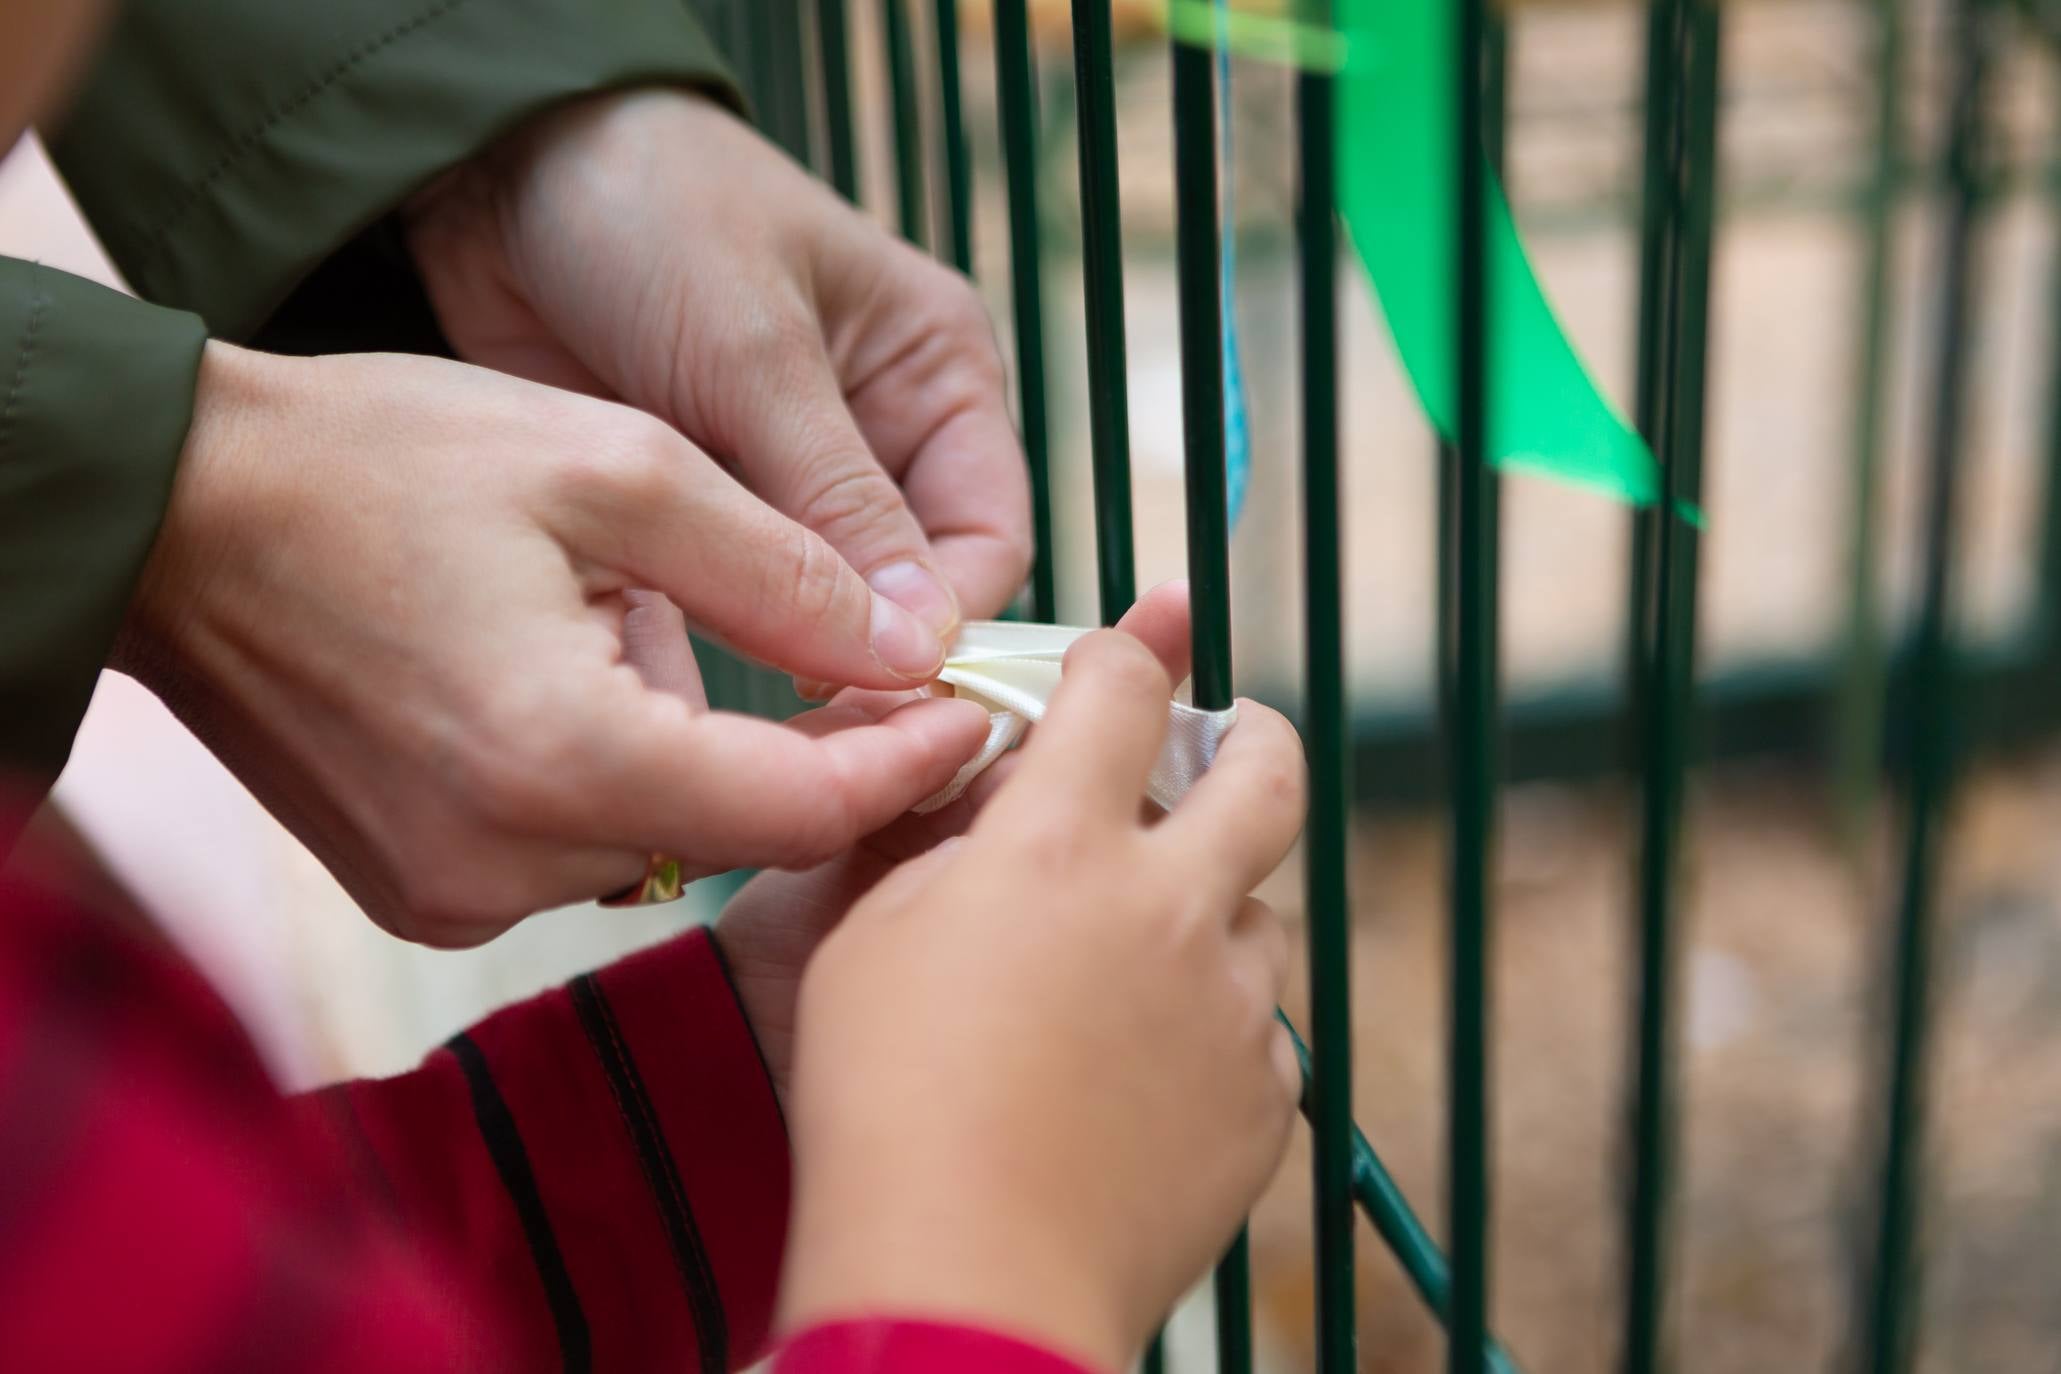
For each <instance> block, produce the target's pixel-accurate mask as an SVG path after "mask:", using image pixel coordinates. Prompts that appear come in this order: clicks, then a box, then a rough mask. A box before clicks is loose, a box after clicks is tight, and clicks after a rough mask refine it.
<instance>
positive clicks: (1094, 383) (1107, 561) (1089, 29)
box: [1073, 0, 1166, 1374]
mask: <svg viewBox="0 0 2061 1374" xmlns="http://www.w3.org/2000/svg"><path fill="white" fill-rule="evenodd" d="M1113 43H1114V36H1113V34H1112V33H1111V30H1110V22H1109V0H1073V66H1074V72H1073V90H1074V128H1075V130H1076V136H1077V140H1078V142H1077V146H1078V148H1079V159H1080V187H1081V292H1082V305H1083V313H1084V314H1085V316H1086V319H1087V336H1088V443H1089V451H1090V454H1091V461H1092V463H1093V465H1094V479H1095V481H1094V485H1095V582H1096V589H1097V592H1098V594H1099V601H1100V606H1101V612H1102V623H1103V624H1105V625H1113V624H1115V623H1116V620H1117V617H1119V616H1121V615H1122V614H1123V613H1124V612H1125V611H1126V610H1128V609H1130V605H1131V603H1132V602H1133V601H1136V600H1137V599H1138V566H1137V558H1136V555H1135V554H1134V553H1133V552H1132V543H1133V534H1132V529H1131V407H1130V385H1129V375H1128V367H1129V363H1128V361H1127V359H1126V353H1125V347H1124V256H1123V207H1122V202H1121V200H1120V199H1119V197H1118V194H1117V159H1116V61H1115V55H1114V53H1113V52H1112V51H1111V48H1112V46H1113ZM1165 1366H1166V1353H1165V1350H1164V1348H1163V1345H1162V1342H1161V1340H1160V1338H1159V1337H1157V1336H1155V1337H1153V1338H1152V1344H1151V1345H1150V1346H1149V1347H1147V1349H1146V1351H1145V1360H1144V1366H1143V1367H1144V1374H1162V1371H1163V1370H1164V1369H1165Z"/></svg>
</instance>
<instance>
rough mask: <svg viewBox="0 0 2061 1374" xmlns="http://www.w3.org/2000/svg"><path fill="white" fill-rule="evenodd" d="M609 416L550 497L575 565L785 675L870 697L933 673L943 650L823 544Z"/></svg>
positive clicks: (647, 424)
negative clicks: (673, 610) (862, 690)
mask: <svg viewBox="0 0 2061 1374" xmlns="http://www.w3.org/2000/svg"><path fill="white" fill-rule="evenodd" d="M612 409H617V413H616V414H615V415H613V416H611V419H612V421H613V424H612V425H611V426H609V427H608V428H607V434H608V435H609V436H612V437H603V438H597V439H596V441H595V448H596V450H597V451H596V452H594V453H592V454H591V455H590V456H589V457H588V459H587V461H585V462H583V463H579V464H571V465H568V466H567V471H566V474H565V477H564V482H563V489H562V490H557V491H554V492H552V493H550V495H549V498H548V509H547V512H546V515H547V518H548V519H550V520H552V521H553V522H554V528H556V529H557V530H558V531H559V533H560V536H561V537H562V538H564V539H565V540H566V541H567V543H568V544H569V545H570V546H571V552H572V553H573V554H574V555H575V556H577V557H579V558H581V559H584V560H587V561H590V562H592V563H595V564H598V565H600V566H602V567H607V568H612V569H614V570H616V571H617V572H619V573H621V574H622V575H624V576H625V577H626V578H627V579H628V580H629V581H630V582H631V583H632V584H633V585H637V586H644V587H650V588H654V589H656V590H657V591H660V592H662V593H664V594H665V595H666V596H667V597H669V598H671V600H672V601H673V602H674V604H676V605H678V606H679V607H680V609H681V610H682V611H684V612H685V613H686V616H687V619H688V620H689V621H690V622H692V623H694V624H696V625H699V626H701V627H702V628H703V629H705V630H707V631H709V632H710V633H712V634H714V635H716V636H717V637H718V638H720V639H722V640H724V641H725V642H727V643H729V644H730V645H732V646H734V647H735V648H737V649H738V650H739V651H741V652H743V653H745V654H748V655H750V656H751V657H753V658H756V659H759V660H761V661H763V662H766V663H769V664H772V665H773V666H774V667H777V668H780V669H783V670H785V671H787V672H790V673H794V674H798V675H801V676H806V677H812V678H821V679H826V680H829V681H833V682H843V683H850V684H852V685H855V686H861V687H873V688H896V687H907V686H910V685H912V684H915V683H919V682H924V681H928V680H929V679H930V678H931V677H932V676H934V675H935V674H936V672H937V669H938V668H939V666H940V665H941V664H942V663H943V662H944V655H945V649H944V642H943V641H942V640H941V639H940V638H939V637H938V635H937V634H936V633H935V632H934V631H933V630H932V629H931V628H930V627H929V626H928V625H927V624H925V623H924V622H923V621H922V620H920V619H918V618H917V617H916V616H915V615H914V614H913V613H912V612H910V611H908V610H906V609H904V608H903V607H902V606H901V605H899V604H897V603H896V602H895V601H893V600H891V599H889V598H888V597H885V596H881V595H877V594H876V593H875V592H873V591H872V590H871V589H870V588H868V587H867V585H866V583H865V581H864V580H863V579H862V578H860V576H859V575H858V573H856V572H855V571H853V569H852V567H851V565H850V564H848V563H847V562H846V561H845V560H844V558H843V557H842V556H841V555H840V554H839V553H838V552H837V551H836V550H835V549H833V548H832V547H831V546H830V544H829V543H828V542H827V541H825V540H824V538H823V537H822V536H821V535H819V534H816V533H815V532H814V531H811V530H809V529H807V528H805V527H803V526H802V525H800V524H798V523H796V522H795V521H793V520H791V519H789V518H787V517H786V516H784V515H782V514H781V513H780V512H778V511H776V510H773V509H772V508H770V507H769V506H767V505H766V504H765V503H764V502H762V501H760V500H759V499H758V498H757V497H755V496H753V495H752V494H751V493H750V492H748V491H746V490H745V489H744V488H743V487H741V486H739V485H738V484H737V482H736V481H735V479H733V478H731V477H730V476H729V474H727V473H725V472H723V471H722V469H721V468H719V467H718V466H717V465H716V464H715V462H714V461H713V460H712V459H711V458H710V457H709V456H708V455H707V454H706V453H704V452H702V451H701V450H700V449H699V448H697V447H696V446H694V445H693V444H690V443H688V442H687V441H686V440H685V439H683V438H681V437H680V436H679V435H678V434H677V433H676V432H674V431H673V430H672V429H671V428H669V427H668V426H666V425H664V424H663V423H661V422H659V421H656V420H652V419H650V418H648V417H644V416H640V415H636V413H635V412H621V411H620V410H619V408H612Z"/></svg>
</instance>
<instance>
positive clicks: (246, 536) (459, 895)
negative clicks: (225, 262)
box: [114, 343, 986, 946]
mask: <svg viewBox="0 0 2061 1374" xmlns="http://www.w3.org/2000/svg"><path fill="white" fill-rule="evenodd" d="M640 588H655V589H657V591H656V592H653V591H640V590H638V589H640ZM683 610H684V616H683ZM686 618H691V619H692V620H693V621H694V622H695V623H696V624H697V625H699V626H701V627H703V628H704V629H706V630H707V631H709V632H710V633H712V634H714V635H716V636H718V637H720V638H722V639H725V640H727V641H728V642H729V643H731V644H733V645H734V646H735V647H737V648H738V649H739V650H740V651H742V652H745V653H748V654H750V655H752V656H754V657H757V658H760V659H762V660H765V661H767V662H771V663H774V664H776V665H778V666H780V667H782V668H784V669H786V670H788V671H790V672H797V673H807V674H810V675H813V676H817V677H822V678H831V679H843V678H847V677H849V678H851V679H853V680H863V681H865V682H867V683H868V685H870V686H871V687H873V688H876V689H882V690H886V689H893V688H897V687H901V688H906V687H908V686H910V685H911V684H912V683H915V682H921V681H926V680H928V679H929V678H930V676H931V675H932V674H933V673H934V672H935V670H936V668H937V665H938V663H939V662H940V661H941V659H942V654H943V650H942V646H940V645H939V643H938V641H937V640H936V638H935V636H933V635H932V634H931V633H930V631H929V630H928V629H927V628H926V627H924V626H923V625H922V624H921V623H920V622H918V621H917V620H916V619H915V618H914V617H913V616H911V615H910V614H909V613H908V612H906V611H904V610H902V609H901V608H900V607H898V606H896V605H894V604H893V603H891V602H888V601H887V600H886V599H885V598H882V597H879V596H877V595H876V594H874V593H872V592H871V591H869V589H868V588H867V587H866V585H865V583H864V582H863V581H861V580H860V578H859V577H858V575H857V574H856V573H854V572H853V571H852V570H851V568H850V567H848V566H847V565H846V564H845V562H844V560H842V559H841V558H839V557H838V556H837V555H836V554H835V553H834V552H832V550H831V549H830V547H829V546H828V545H827V544H826V543H824V542H823V540H822V539H821V538H820V537H819V536H817V535H815V534H812V533H810V532H809V531H808V530H806V529H804V528H802V527H801V526H800V525H797V524H795V523H794V522H793V521H790V520H788V519H786V518H785V517H783V516H780V515H778V514H776V513H775V512H773V511H772V510H770V509H769V508H768V507H767V506H766V505H765V504H764V503H763V502H761V501H759V500H758V499H757V498H756V497H754V496H752V495H751V494H750V493H748V492H746V491H745V490H744V489H743V488H742V487H740V486H739V485H738V484H737V483H736V482H735V481H734V480H733V479H732V478H730V477H729V476H728V475H727V474H725V473H724V472H722V471H721V470H720V469H719V468H718V467H717V466H716V465H715V463H714V462H713V461H712V460H711V459H710V458H709V457H708V456H707V455H706V454H704V453H702V452H701V451H700V450H699V449H697V448H696V447H695V446H694V445H692V444H691V443H689V442H687V441H686V440H684V439H682V438H681V437H680V436H679V434H678V433H677V432H676V431H674V430H673V429H672V428H671V427H670V426H668V425H666V424H664V423H662V422H660V421H658V420H655V419H653V418H652V417H650V416H649V415H646V414H644V413H642V412H640V411H637V410H633V409H631V408H629V407H626V406H621V405H616V404H612V403H609V402H606V401H601V400H596V399H594V398H591V397H586V396H579V395H574V394H572V393H569V392H563V391H558V390H555V389H552V388H550V387H544V386H538V385H535V384H533V383H529V382H524V381H521V380H518V379H516V378H512V377H507V376H503V375H501V374H499V373H496V372H492V371H488V370H486V369H483V368H477V367H470V366H467V365H465V364H461V363H453V362H446V361H441V360H435V359H426V358H416V357H398V356H387V355H356V356H337V357H328V358H315V359H296V358H280V357H272V356H269V355H265V354H259V353H252V352H248V351H245V350H241V349H237V348H233V347H230V346H227V345H223V344H218V343H210V344H209V345H208V346H207V351H206V354H205V355H204V357H203V359H202V367H201V379H200V385H199V389H198V392H197V396H196V403H195V415H194V421H193V424H192V427H191V429H190V430H189V433H188V438H187V443H186V447H185V450H184V453H183V454H182V458H181V462H180V465H179V469H178V474H177V477H176V479H175V482H174V487H173V492H172V497H171V500H170V503H169V505H168V507H167V510H166V514H165V519H164V523H163V526H162V529H161V530H160V533H159V537H158V540H157V542H156V544H155V545H154V547H153V549H152V552H151V555H150V557H149V559H148V561H147V563H146V565H145V568H144V571H143V573H142V576H141V578H140V580H139V583H138V587H137V592H136V596H135V599H134V601H133V603H132V605H131V609H130V612H129V616H128V619H127V621H126V623H125V625H124V628H123V633H122V636H121V639H120V642H119V644H118V646H117V651H116V658H115V663H114V666H116V667H118V668H121V669H123V670H124V671H128V672H130V673H132V674H134V675H135V676H137V677H138V678H140V679H141V680H143V681H144V682H145V683H146V684H147V685H149V686H151V687H152V688H153V689H155V690H156V691H157V692H158V693H159V695H160V696H162V697H163V698H164V699H165V700H166V701H167V703H168V704H169V705H171V706H172V708H173V709H174V710H175V711H176V712H177V713H178V714H179V715H180V716H181V717H182V718H183V719H184V720H185V721H186V722H187V724H188V725H189V726H190V727H192V728H193V729H194V731H195V732H196V733H197V734H199V735H200V736H201V738H202V739H204V740H206V741H207V742H208V743H209V745H210V746H211V747H212V748H213V749H214V750H215V752H216V753H217V754H218V755H219V756H220V757H221V758H222V759H223V760H224V761H225V762H226V763H227V764H228V765H229V766H230V767H231V768H232V769H233V770H234V771H235V772H236V773H237V775H238V776H239V777H240V778H241V779H242V780H243V782H244V783H245V784H246V785H247V786H249V787H250V788H251V789H252V790H253V791H254V792H255V793H256V794H257V795H258V797H259V798H260V800H262V801H263V802H264V803H265V804H266V805H267V806H268V807H269V808H270V809H271V810H272V811H273V813H274V814H275V815H277V816H279V817H280V818H281V819H282V820H283V821H284V822H285V823H286V824H287V825H288V827H289V828H291V829H292V830H294V831H295V832H296V833H297V834H298V835H299V836H300V838H301V839H302V840H303V841H304V842H306V843H307V844H308V845H309V846H310V847H311V848H312V849H313V850H314V851H315V852H316V854H317V855H318V856H319V857H321V858H322V860H323V861H324V862H325V863H326V864H327V865H328V866H329V867H330V869H331V870H332V871H333V872H334V873H335V874H336V875H337V876H338V878H339V879H341V880H342V882H343V883H344V885H345V886H346V887H347V888H348V889H349V890H350V892H351V894H352V896H353V897H355V898H356V899H357V900H358V902H359V903H360V904H361V905H362V906H363V907H364V908H365V910H366V911H367V912H368V913H369V914H370V915H371V916H372V917H373V918H374V919H375V920H377V921H379V922H380V923H381V924H382V925H384V926H386V927H387V928H389V929H390V930H392V931H394V932H395V933H397V934H400V935H403V936H406V937H408V938H411V939H415V940H420V941H424V942H426V943H431V944H439V945H454V946H455V945H467V944H476V943H479V942H481V941H483V940H486V939H490V938H492V937H493V936H494V935H496V934H498V933H499V932H500V931H502V930H503V929H505V928H506V927H508V926H509V925H511V924H513V923H514V922H515V921H517V920H519V919H521V918H522V917H523V916H526V915H528V914H529V913H531V912H533V911H537V910H541V909H543V908H545V907H549V906H554V905H560V904H563V903H566V902H570V901H575V900H579V899H583V898H589V897H593V896H595V895H596V894H600V893H605V892H609V891H612V890H618V889H620V888H622V887H624V886H626V885H628V884H630V883H632V882H634V881H636V880H637V879H638V878H639V877H640V876H641V874H642V872H643V870H644V866H645V862H646V858H647V856H648V855H649V854H651V853H652V852H654V851H664V852H668V853H671V854H673V855H675V856H677V857H679V858H680V859H681V860H682V862H683V864H684V866H685V867H686V869H687V871H688V872H689V873H690V874H692V875H699V874H705V873H709V872H716V871H721V870H725V869H729V868H734V867H745V866H749V867H799V866H805V865H809V864H817V863H821V862H823V861H824V860H826V859H827V858H829V857H831V856H833V855H835V854H837V853H839V852H840V851H842V850H844V849H846V848H848V847H849V846H850V845H851V844H852V843H853V842H854V841H855V840H856V839H857V838H858V837H859V836H862V835H865V834H868V833H870V832H872V831H875V830H878V829H879V828H880V827H882V826H883V825H885V824H886V823H887V822H889V821H890V820H892V819H893V818H894V817H896V816H899V815H901V814H902V813H903V812H905V811H906V810H907V809H908V808H909V807H910V806H912V805H913V804H915V803H916V802H918V801H920V800H921V799H922V798H923V797H925V796H927V795H929V794H930V793H931V792H934V791H935V790H937V788H939V787H941V786H943V785H944V783H945V782H946V781H948V780H949V779H950V778H951V776H952V774H953V772H954V770H956V769H957V768H958V766H959V765H960V764H961V763H963V762H964V761H965V760H966V759H967V758H968V757H970V756H971V755H972V753H973V751H974V750H975V749H976V748H978V747H979V743H980V740H981V739H982V738H983V736H984V734H985V730H986V721H985V715H984V713H983V712H981V711H980V710H979V709H978V708H977V707H974V706H972V705H970V704H968V703H964V702H955V701H947V700H937V699H929V700H922V701H913V702H907V703H905V704H901V705H899V706H898V707H897V708H896V709H893V710H891V711H889V710H885V709H873V710H864V709H860V708H858V707H854V706H849V705H845V706H833V707H829V708H826V709H823V710H819V711H813V712H809V713H806V714H804V715H803V716H801V717H798V718H797V719H796V720H795V721H792V722H789V723H788V724H787V725H776V724H773V723H770V722H766V721H760V720H755V719H751V718H748V717H743V716H736V715H730V714H727V713H723V712H715V711H710V710H708V709H707V705H706V699H705V697H704V696H703V694H702V691H701V681H700V675H699V673H698V672H697V671H696V669H695V666H694V660H693V657H692V654H691V652H690V651H689V649H688V644H687V639H686V631H685V619H686Z"/></svg>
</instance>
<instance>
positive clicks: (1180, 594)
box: [1116, 578, 1191, 682]
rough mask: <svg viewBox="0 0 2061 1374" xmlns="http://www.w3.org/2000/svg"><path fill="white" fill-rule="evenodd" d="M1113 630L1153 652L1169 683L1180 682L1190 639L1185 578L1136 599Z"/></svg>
mask: <svg viewBox="0 0 2061 1374" xmlns="http://www.w3.org/2000/svg"><path fill="white" fill-rule="evenodd" d="M1116 628H1117V629H1119V630H1122V631H1123V632H1124V633H1125V634H1127V635H1130V636H1131V637H1132V638H1134V639H1136V640H1138V641H1139V642H1141V643H1142V644H1144V646H1145V647H1146V648H1148V649H1150V650H1152V656H1153V657H1154V658H1156V659H1158V660H1159V666H1160V667H1162V668H1164V669H1166V675H1167V677H1168V678H1169V679H1170V680H1172V681H1174V682H1179V681H1180V680H1181V679H1182V678H1184V677H1186V676H1188V657H1189V650H1190V646H1191V640H1190V634H1189V621H1188V581H1187V579H1186V578H1176V579H1174V580H1173V581H1172V582H1162V583H1160V584H1159V585H1158V586H1157V587H1154V588H1153V589H1152V590H1151V591H1149V592H1147V593H1145V595H1143V596H1141V597H1139V598H1138V600H1137V602H1136V603H1135V604H1134V605H1132V607H1131V609H1129V610H1128V611H1125V612H1124V614H1123V619H1121V620H1119V621H1117V622H1116Z"/></svg>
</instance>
